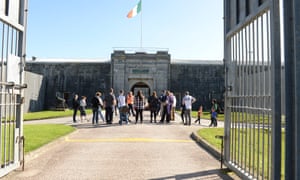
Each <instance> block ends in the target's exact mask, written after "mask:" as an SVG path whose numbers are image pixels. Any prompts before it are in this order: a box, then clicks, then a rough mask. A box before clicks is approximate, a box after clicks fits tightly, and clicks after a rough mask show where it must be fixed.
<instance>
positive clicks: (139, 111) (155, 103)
mask: <svg viewBox="0 0 300 180" xmlns="http://www.w3.org/2000/svg"><path fill="white" fill-rule="evenodd" d="M101 96H102V94H101V92H96V93H95V96H94V97H93V98H92V100H91V107H92V112H93V116H92V124H98V123H99V119H101V120H102V121H103V122H106V124H112V122H113V114H114V112H115V113H116V114H117V110H118V111H119V124H120V125H122V124H123V122H124V123H126V124H129V123H130V122H131V120H130V119H129V116H134V117H135V124H136V123H138V121H140V123H143V112H144V110H145V109H146V105H147V108H148V109H149V110H150V123H164V122H166V123H170V121H171V120H174V119H175V107H176V96H174V94H173V93H172V92H171V91H169V90H164V91H162V93H161V94H160V96H158V95H157V93H156V91H153V92H152V94H151V96H149V97H148V98H145V96H144V95H143V92H142V91H141V90H138V91H137V94H136V95H135V96H134V94H133V92H132V91H129V92H128V93H127V94H125V92H124V90H120V92H119V94H118V96H117V97H116V96H115V94H114V91H113V89H112V88H111V89H110V91H109V93H108V94H107V95H105V97H104V98H103V99H102V97H101ZM86 99H87V98H86V96H81V98H80V99H79V97H78V95H77V94H75V95H74V98H73V101H72V103H73V122H74V123H76V122H77V120H76V116H77V111H78V110H79V112H80V121H81V122H83V121H84V120H86V121H89V120H88V119H87V117H86V107H87V100H86ZM195 101H196V98H194V97H193V96H191V95H190V94H189V92H188V91H186V92H185V95H184V97H183V98H182V102H181V117H182V121H183V124H184V125H191V111H192V104H193V103H194V102H195ZM212 103H213V106H212V108H211V124H210V126H217V112H216V110H217V108H218V105H217V103H216V100H215V99H214V100H213V102H212ZM103 110H104V111H105V116H104V115H103V114H102V111H103ZM158 115H160V119H158ZM201 116H202V106H200V107H199V110H198V118H197V120H196V121H195V123H197V122H198V123H199V124H200V118H201Z"/></svg>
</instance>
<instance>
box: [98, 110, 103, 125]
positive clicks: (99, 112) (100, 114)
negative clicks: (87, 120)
mask: <svg viewBox="0 0 300 180" xmlns="http://www.w3.org/2000/svg"><path fill="white" fill-rule="evenodd" d="M98 115H99V116H98V117H100V118H101V119H102V121H103V122H104V116H103V114H102V108H101V107H99V108H98Z"/></svg>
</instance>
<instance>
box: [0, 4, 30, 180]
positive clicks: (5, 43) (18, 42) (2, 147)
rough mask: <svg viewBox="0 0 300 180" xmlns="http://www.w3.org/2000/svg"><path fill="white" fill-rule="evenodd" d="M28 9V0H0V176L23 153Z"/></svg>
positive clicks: (21, 156) (8, 170)
mask: <svg viewBox="0 0 300 180" xmlns="http://www.w3.org/2000/svg"><path fill="white" fill-rule="evenodd" d="M26 9H27V1H26V0H0V177H1V176H3V175H5V174H7V173H8V172H10V171H12V170H13V169H16V168H18V167H20V165H21V164H22V162H23V161H22V159H23V157H24V156H23V153H22V152H23V144H24V143H23V142H24V141H23V140H24V138H23V102H24V99H23V97H24V95H23V94H24V92H23V91H24V88H25V87H26V85H24V66H25V53H24V52H25V37H26V34H25V32H26V31H25V29H26V11H27V10H26ZM23 163H24V162H23Z"/></svg>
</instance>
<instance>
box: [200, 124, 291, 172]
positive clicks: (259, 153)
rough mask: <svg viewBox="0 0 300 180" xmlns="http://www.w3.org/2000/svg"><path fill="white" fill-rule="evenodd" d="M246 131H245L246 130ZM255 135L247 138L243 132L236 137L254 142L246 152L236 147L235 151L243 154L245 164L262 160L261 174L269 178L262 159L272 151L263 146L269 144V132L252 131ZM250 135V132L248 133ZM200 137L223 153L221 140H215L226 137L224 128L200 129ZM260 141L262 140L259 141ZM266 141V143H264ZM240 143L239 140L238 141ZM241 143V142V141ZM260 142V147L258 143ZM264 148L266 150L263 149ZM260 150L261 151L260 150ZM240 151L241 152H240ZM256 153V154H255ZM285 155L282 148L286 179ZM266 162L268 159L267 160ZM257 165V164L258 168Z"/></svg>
mask: <svg viewBox="0 0 300 180" xmlns="http://www.w3.org/2000/svg"><path fill="white" fill-rule="evenodd" d="M234 130H235V129H232V131H234ZM250 130H251V129H249V131H250ZM244 131H245V130H244ZM251 131H252V133H253V134H255V136H251V137H249V134H248V135H247V136H246V134H247V133H246V132H242V133H241V136H240V137H236V138H240V139H243V138H244V139H246V138H247V140H248V142H250V141H251V140H250V138H251V139H254V141H252V143H253V144H252V146H250V147H248V148H246V149H245V148H244V150H246V151H243V152H241V150H240V149H239V148H238V147H236V148H237V149H236V150H235V152H236V153H238V154H243V160H242V161H243V162H247V164H248V162H252V160H253V158H254V160H255V161H257V159H260V164H259V168H258V169H259V172H260V173H262V172H263V171H264V175H265V176H267V174H268V173H267V172H268V169H267V168H268V167H266V166H265V167H264V169H262V163H263V162H262V159H263V158H262V157H267V156H268V155H269V153H270V150H268V149H267V148H268V147H267V146H263V145H262V143H263V142H267V138H268V136H267V134H268V132H267V130H257V129H255V130H253V129H252V130H251ZM258 131H259V132H258ZM248 133H249V132H248ZM197 134H198V136H200V137H201V138H203V139H204V140H205V141H207V142H208V143H209V144H210V145H212V146H213V147H215V148H216V149H218V150H219V151H221V140H220V139H217V138H215V136H216V135H224V128H203V129H199V130H198V131H197ZM258 139H260V140H259V141H258ZM263 139H264V141H263ZM236 141H238V140H236ZM240 142H241V141H240ZM258 142H259V146H258V144H257V143H258ZM281 143H282V147H284V144H285V133H284V132H283V133H282V142H281ZM262 147H264V149H263V148H262ZM258 148H259V149H258ZM239 150H240V151H239ZM254 152H255V153H254ZM284 154H285V150H284V148H282V159H281V161H282V164H283V166H282V169H281V177H284ZM265 160H266V159H265ZM264 164H267V162H264ZM256 165H257V164H255V166H256ZM254 168H255V169H257V167H254Z"/></svg>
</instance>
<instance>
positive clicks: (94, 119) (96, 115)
mask: <svg viewBox="0 0 300 180" xmlns="http://www.w3.org/2000/svg"><path fill="white" fill-rule="evenodd" d="M98 112H99V111H98V108H93V120H92V123H93V124H95V123H96V124H98V118H99V115H98Z"/></svg>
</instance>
